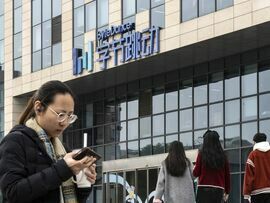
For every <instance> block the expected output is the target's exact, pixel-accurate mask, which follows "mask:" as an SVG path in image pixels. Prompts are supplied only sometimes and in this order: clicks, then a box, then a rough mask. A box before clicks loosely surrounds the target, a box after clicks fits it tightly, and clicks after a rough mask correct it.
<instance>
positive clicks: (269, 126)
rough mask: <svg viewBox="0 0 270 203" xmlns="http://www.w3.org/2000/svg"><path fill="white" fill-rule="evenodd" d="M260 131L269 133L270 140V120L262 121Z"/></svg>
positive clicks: (269, 139)
mask: <svg viewBox="0 0 270 203" xmlns="http://www.w3.org/2000/svg"><path fill="white" fill-rule="evenodd" d="M260 132H261V133H265V134H266V135H267V141H268V142H269V141H270V120H263V121H260Z"/></svg>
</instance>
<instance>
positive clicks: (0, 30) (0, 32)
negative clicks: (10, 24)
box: [0, 16, 4, 40]
mask: <svg viewBox="0 0 270 203" xmlns="http://www.w3.org/2000/svg"><path fill="white" fill-rule="evenodd" d="M2 39H4V16H0V40H2Z"/></svg>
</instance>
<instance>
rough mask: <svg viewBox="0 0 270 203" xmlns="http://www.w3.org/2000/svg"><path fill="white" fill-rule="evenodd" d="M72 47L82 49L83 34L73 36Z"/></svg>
mask: <svg viewBox="0 0 270 203" xmlns="http://www.w3.org/2000/svg"><path fill="white" fill-rule="evenodd" d="M74 48H78V49H84V35H80V36H78V37H75V38H74Z"/></svg>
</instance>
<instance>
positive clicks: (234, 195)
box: [228, 174, 244, 202]
mask: <svg viewBox="0 0 270 203" xmlns="http://www.w3.org/2000/svg"><path fill="white" fill-rule="evenodd" d="M240 183H241V182H240V175H239V174H232V175H231V187H232V188H231V192H230V195H229V200H228V201H229V202H240V200H239V199H240V197H239V196H240V194H241V190H240V188H241V186H240ZM243 202H244V201H243Z"/></svg>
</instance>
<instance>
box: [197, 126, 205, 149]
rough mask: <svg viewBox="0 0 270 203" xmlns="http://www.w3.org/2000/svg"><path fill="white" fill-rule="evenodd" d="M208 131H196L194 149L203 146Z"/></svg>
mask: <svg viewBox="0 0 270 203" xmlns="http://www.w3.org/2000/svg"><path fill="white" fill-rule="evenodd" d="M205 131H206V130H199V131H194V148H195V149H198V148H200V147H201V145H202V144H203V135H204V133H205Z"/></svg>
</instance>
